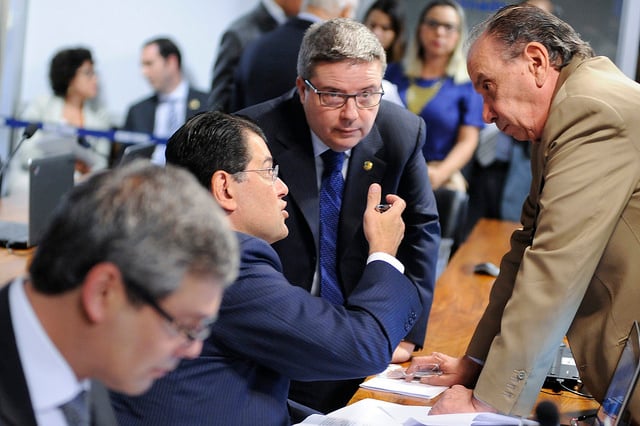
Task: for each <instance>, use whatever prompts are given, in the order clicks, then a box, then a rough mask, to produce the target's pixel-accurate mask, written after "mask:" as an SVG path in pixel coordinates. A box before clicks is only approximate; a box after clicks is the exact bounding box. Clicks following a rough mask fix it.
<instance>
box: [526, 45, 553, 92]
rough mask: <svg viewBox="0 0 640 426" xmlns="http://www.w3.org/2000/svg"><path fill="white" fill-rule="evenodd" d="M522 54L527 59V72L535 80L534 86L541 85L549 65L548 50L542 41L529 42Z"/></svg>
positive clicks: (545, 77)
mask: <svg viewBox="0 0 640 426" xmlns="http://www.w3.org/2000/svg"><path fill="white" fill-rule="evenodd" d="M524 55H525V57H526V59H527V63H528V69H529V72H530V73H531V75H533V77H534V78H535V80H536V86H538V87H542V86H543V85H544V83H545V81H546V80H547V76H548V73H549V70H550V67H551V62H550V61H549V51H548V50H547V48H546V47H544V45H543V44H542V43H538V42H531V43H528V44H527V45H526V46H525V48H524Z"/></svg>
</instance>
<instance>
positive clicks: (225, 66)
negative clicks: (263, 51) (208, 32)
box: [209, 0, 302, 112]
mask: <svg viewBox="0 0 640 426" xmlns="http://www.w3.org/2000/svg"><path fill="white" fill-rule="evenodd" d="M301 3H302V0H259V1H258V4H257V5H256V7H255V8H253V9H251V10H250V11H249V12H248V13H246V14H244V15H242V16H241V17H239V18H238V19H236V20H235V21H233V22H232V23H231V25H229V28H227V29H226V30H225V31H224V34H222V38H221V39H220V46H219V47H218V56H217V57H216V60H215V63H214V66H213V73H212V74H213V78H212V80H211V93H210V94H209V109H211V110H216V111H225V112H231V111H232V110H231V93H232V90H233V84H234V80H233V79H234V73H235V69H236V67H237V66H238V61H239V60H240V55H241V54H242V51H243V50H244V48H245V47H246V46H247V44H249V43H250V42H251V41H253V40H256V39H257V38H258V37H260V36H261V35H262V34H265V33H266V32H268V31H271V30H273V29H274V28H276V27H277V26H278V25H280V24H282V23H284V22H285V21H286V19H287V16H295V15H296V14H297V13H298V11H299V10H300V4H301Z"/></svg>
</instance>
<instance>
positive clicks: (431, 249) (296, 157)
mask: <svg viewBox="0 0 640 426" xmlns="http://www.w3.org/2000/svg"><path fill="white" fill-rule="evenodd" d="M385 67H386V58H385V53H384V49H383V48H382V46H381V45H380V43H379V42H378V40H377V38H376V37H375V35H373V33H372V32H371V31H369V29H368V28H366V27H365V26H364V25H362V24H359V23H357V22H355V21H352V20H349V19H340V18H338V19H332V20H329V21H326V22H324V23H322V24H314V25H312V26H311V27H310V29H309V30H308V31H307V32H306V34H305V37H304V39H303V42H302V45H301V47H300V53H299V57H298V78H297V79H296V86H297V90H296V91H295V92H293V91H292V92H291V93H289V94H286V95H284V96H282V97H281V98H277V99H274V100H271V101H267V102H265V103H262V104H258V105H255V106H253V107H250V108H248V109H245V110H242V111H240V112H239V113H238V114H241V115H242V114H244V115H247V116H249V117H251V118H253V119H254V120H256V121H257V122H258V124H259V125H260V126H261V127H262V129H263V130H264V132H265V134H266V135H267V141H268V143H269V147H270V149H271V152H272V153H273V157H274V161H275V162H276V163H277V164H279V165H280V167H281V168H282V177H283V179H284V180H285V181H286V182H288V184H289V188H290V192H289V195H288V197H287V202H288V204H287V212H288V214H289V222H288V225H289V229H290V236H289V238H286V239H284V240H282V241H280V242H278V243H276V244H274V247H275V249H276V251H277V252H278V254H279V255H280V258H281V259H282V262H283V268H284V273H285V276H286V277H287V278H288V279H289V280H290V281H291V282H292V283H295V284H297V285H299V286H301V287H303V288H305V289H306V290H307V291H311V292H312V294H319V293H321V292H322V288H320V287H321V285H320V283H321V280H322V277H321V274H320V273H318V272H317V271H318V264H319V258H320V256H319V254H318V253H319V251H318V245H319V234H320V216H319V205H320V204H319V193H320V191H319V187H320V178H319V177H320V176H322V175H323V173H322V171H323V168H324V167H323V160H322V158H321V155H322V154H323V153H324V152H326V151H327V150H328V149H331V150H333V151H335V152H345V153H346V155H347V156H348V158H347V159H346V160H345V161H344V165H343V169H342V173H343V176H345V187H344V194H343V196H342V207H341V210H340V214H339V229H338V241H337V265H336V272H337V275H338V277H339V285H340V286H341V290H342V294H343V295H344V296H348V295H350V294H351V292H352V290H353V289H354V286H355V284H356V283H357V282H358V279H359V278H360V276H361V275H362V272H363V269H364V267H365V265H366V258H367V253H368V245H367V241H366V239H365V235H364V232H363V222H362V214H363V212H364V204H365V203H364V200H365V199H366V194H367V188H368V187H369V185H370V184H371V183H372V182H378V183H380V184H381V185H382V191H383V193H384V194H387V193H395V194H398V195H399V196H400V197H402V198H403V199H404V200H406V201H407V209H406V211H405V212H404V219H405V222H406V225H407V230H406V232H405V238H404V240H403V242H402V244H401V246H400V249H399V250H398V259H399V260H400V261H401V262H403V263H404V264H405V265H406V276H407V277H409V278H410V279H411V280H412V281H413V282H414V283H416V284H417V285H418V287H419V288H420V289H421V291H422V293H423V300H425V304H424V309H423V311H422V312H421V313H420V318H419V319H418V321H417V322H416V325H415V327H413V329H412V330H411V332H410V333H408V334H407V336H405V340H404V341H403V342H402V343H401V344H400V346H399V347H398V348H397V349H396V352H395V354H394V360H395V361H405V360H407V359H409V357H410V355H411V352H412V351H413V350H414V347H421V346H422V344H423V342H424V336H425V332H426V324H427V317H428V313H429V310H430V307H431V299H432V294H433V286H434V274H435V265H436V259H437V253H438V245H439V241H440V235H439V225H438V216H437V210H436V205H435V200H434V196H433V191H432V190H431V187H430V185H429V179H428V175H427V167H426V162H425V159H424V157H423V155H422V154H421V149H422V145H423V144H424V140H425V125H424V121H423V120H422V119H421V118H419V117H418V116H416V115H415V114H412V113H410V112H408V111H406V110H405V109H403V108H400V107H398V106H396V105H395V104H391V103H389V102H384V101H383V102H382V103H380V99H381V95H380V93H381V81H382V76H383V74H384V71H385ZM320 260H322V259H320ZM312 362H313V361H310V363H312ZM312 387H313V388H312V389H310V388H309V386H308V385H306V384H300V388H299V389H300V390H298V384H296V389H295V393H294V392H292V393H291V397H292V398H293V399H295V400H297V401H299V402H302V403H304V404H305V405H309V406H312V407H313V408H316V409H319V410H321V411H329V410H332V409H334V408H337V407H339V406H342V405H344V404H345V403H346V402H347V401H348V400H349V398H350V397H351V396H352V394H353V392H354V391H355V389H356V387H357V383H348V384H347V383H345V384H341V385H340V387H341V389H337V388H336V387H335V385H334V384H330V385H328V389H327V390H322V389H321V388H322V387H324V385H323V384H313V385H312ZM303 393H304V394H303Z"/></svg>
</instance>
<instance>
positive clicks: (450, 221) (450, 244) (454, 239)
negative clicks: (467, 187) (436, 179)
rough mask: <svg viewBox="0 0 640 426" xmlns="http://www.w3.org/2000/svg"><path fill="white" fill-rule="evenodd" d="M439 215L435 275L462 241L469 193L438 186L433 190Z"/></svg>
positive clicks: (438, 273) (440, 270)
mask: <svg viewBox="0 0 640 426" xmlns="http://www.w3.org/2000/svg"><path fill="white" fill-rule="evenodd" d="M433 194H434V195H435V198H436V206H437V207H438V215H439V216H440V232H441V235H442V242H441V243H440V251H439V253H438V265H437V269H436V277H438V276H440V273H441V272H442V270H443V269H444V267H445V266H446V265H447V263H448V262H449V258H450V257H451V255H452V254H453V253H455V251H456V250H457V249H458V246H459V245H460V244H461V243H462V242H463V241H464V238H465V235H464V222H465V220H466V217H467V208H468V205H469V195H468V194H467V193H466V192H461V191H455V190H453V189H447V188H438V189H436V190H435V191H433Z"/></svg>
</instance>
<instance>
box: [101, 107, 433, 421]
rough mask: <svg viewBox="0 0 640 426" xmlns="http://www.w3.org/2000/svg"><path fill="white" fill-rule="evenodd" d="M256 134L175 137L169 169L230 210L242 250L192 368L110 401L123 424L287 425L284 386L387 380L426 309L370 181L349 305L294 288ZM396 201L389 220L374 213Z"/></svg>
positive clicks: (216, 125) (283, 228) (217, 131)
mask: <svg viewBox="0 0 640 426" xmlns="http://www.w3.org/2000/svg"><path fill="white" fill-rule="evenodd" d="M264 138H265V137H264V134H263V133H262V131H261V130H260V128H259V127H258V126H256V125H255V124H254V123H253V122H250V121H248V120H246V119H244V118H241V117H235V116H230V115H227V114H224V113H222V112H207V113H204V114H201V115H198V116H196V117H194V118H193V119H192V120H190V121H189V122H187V124H186V125H185V126H184V127H183V128H181V129H180V130H178V132H176V134H175V135H174V136H173V137H172V138H171V139H170V140H169V143H168V145H167V151H166V155H167V163H170V164H176V165H180V166H182V167H185V168H186V169H188V170H190V171H191V172H192V173H193V174H194V175H196V176H197V177H198V179H199V180H200V182H201V184H202V185H204V186H205V187H207V188H208V189H209V190H210V191H211V194H212V195H213V198H215V200H216V201H217V202H218V203H219V204H220V206H222V208H223V209H224V210H225V211H226V212H227V216H228V218H229V222H230V224H231V227H232V228H233V229H234V230H236V231H237V233H238V238H239V241H240V248H241V266H240V275H239V277H238V279H237V280H236V282H235V283H234V284H233V285H232V286H231V287H229V289H227V291H226V292H225V295H224V298H223V301H222V305H221V307H220V315H219V318H218V321H217V322H216V323H215V324H214V326H213V327H212V331H211V333H212V334H211V337H210V338H209V339H207V340H206V342H205V347H204V348H203V352H202V354H201V356H200V357H199V358H198V359H195V360H190V361H188V362H183V363H182V364H181V365H180V367H179V368H178V369H177V370H176V371H174V372H173V373H171V374H169V375H168V376H166V377H165V378H163V379H162V380H159V381H158V382H157V383H156V384H155V385H154V386H153V387H152V388H151V390H150V391H149V392H148V393H146V394H145V395H142V396H140V397H123V396H121V395H114V396H113V401H114V406H115V407H116V411H117V415H118V420H119V421H120V424H121V425H125V426H127V425H142V424H152V425H175V424H185V425H194V424H202V423H206V424H208V425H224V426H232V425H249V424H260V425H285V424H289V413H288V412H287V393H288V390H289V380H290V379H291V378H294V379H298V380H319V379H338V378H352V377H361V376H363V375H370V374H375V373H378V372H380V371H382V370H383V369H384V368H385V367H386V366H387V365H388V363H389V361H390V360H391V355H392V353H393V349H394V347H395V346H396V345H397V344H398V342H399V341H400V339H401V338H402V337H403V336H404V335H405V334H406V333H407V331H408V330H409V329H411V327H412V326H413V324H414V323H415V321H416V319H417V317H418V314H419V312H421V311H422V301H421V295H420V292H419V291H418V289H417V287H416V285H415V284H413V283H412V282H411V280H409V279H408V278H407V277H406V276H404V275H403V273H402V270H403V265H402V264H401V263H400V262H398V260H397V259H396V258H395V257H394V255H395V253H396V250H397V248H398V245H399V243H400V241H401V239H402V235H403V230H404V228H405V226H404V223H403V221H402V217H401V214H402V211H403V210H404V207H405V205H406V204H405V202H404V201H403V200H402V199H401V198H400V197H398V196H396V195H391V194H389V195H387V196H386V197H382V193H381V192H380V186H379V185H378V184H373V185H371V187H370V188H369V190H368V193H367V194H365V200H364V203H365V206H364V207H363V212H364V221H365V224H366V226H365V233H366V235H367V238H368V240H369V250H368V251H369V258H368V259H367V265H366V266H365V267H364V271H363V275H362V277H361V278H360V279H359V280H358V283H357V285H355V288H354V290H353V292H352V293H351V295H350V296H349V297H348V298H347V300H346V302H345V305H344V306H336V305H333V304H331V303H329V302H327V301H325V300H324V299H321V298H318V297H314V296H312V295H310V294H309V293H308V292H307V291H305V290H303V289H301V288H299V287H297V286H293V285H291V284H290V283H289V282H288V281H287V279H286V278H285V277H284V275H283V274H282V266H281V264H280V259H279V258H278V255H277V254H276V252H275V251H274V250H273V248H272V247H271V246H270V245H269V244H270V243H273V242H275V241H278V240H281V239H283V238H285V237H286V236H287V234H288V229H287V225H286V224H285V220H286V219H287V217H288V213H287V211H286V210H285V207H286V205H287V203H286V202H285V201H284V200H283V197H284V196H285V195H286V194H287V191H288V188H287V186H286V185H285V184H284V182H283V181H282V180H280V179H279V178H278V171H279V169H278V167H277V166H275V165H274V163H273V158H272V156H271V153H270V152H269V149H268V148H267V145H266V143H265V139H264ZM381 199H382V200H384V201H385V202H387V203H390V204H392V206H391V208H390V209H389V210H387V211H386V212H384V213H379V212H378V211H376V210H375V206H376V204H377V203H379V202H380V201H381Z"/></svg>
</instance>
